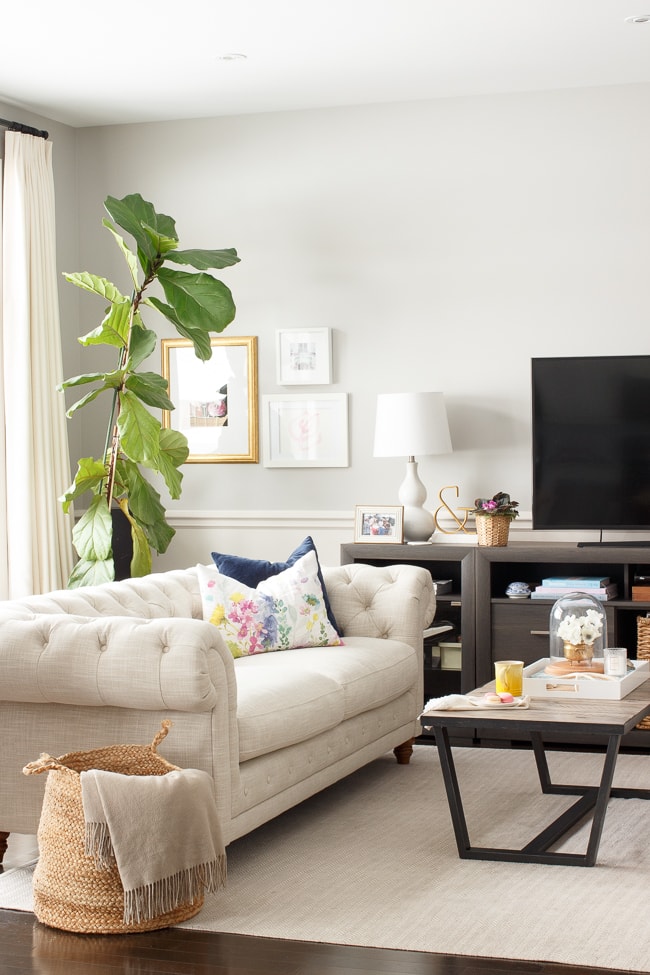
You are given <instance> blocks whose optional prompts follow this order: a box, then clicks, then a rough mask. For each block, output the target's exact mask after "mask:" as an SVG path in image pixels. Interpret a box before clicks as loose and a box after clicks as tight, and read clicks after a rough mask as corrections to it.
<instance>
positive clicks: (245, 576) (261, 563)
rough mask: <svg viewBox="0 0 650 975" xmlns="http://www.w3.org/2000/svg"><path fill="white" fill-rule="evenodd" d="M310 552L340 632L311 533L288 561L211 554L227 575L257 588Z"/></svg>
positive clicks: (330, 610)
mask: <svg viewBox="0 0 650 975" xmlns="http://www.w3.org/2000/svg"><path fill="white" fill-rule="evenodd" d="M308 552H313V553H314V555H315V556H316V564H317V566H318V579H319V582H320V584H321V588H322V590H323V599H324V601H325V608H326V610H327V618H328V619H329V621H330V623H331V625H332V626H333V627H334V629H335V630H336V631H337V633H338V632H340V630H339V627H338V624H337V622H336V619H335V618H334V613H333V612H332V607H331V606H330V601H329V599H328V597H327V588H326V586H325V580H324V579H323V573H322V571H321V567H320V562H319V561H318V552H317V551H316V546H315V544H314V540H313V538H312V537H311V535H307V537H306V538H303V540H302V542H301V543H300V545H299V546H298V547H297V548H295V549H294V550H293V552H292V553H291V555H290V556H289V557H288V559H287V560H286V562H267V561H266V560H265V559H246V558H243V557H242V556H240V555H224V554H223V553H221V552H212V553H211V554H212V561H213V562H214V564H215V565H216V567H217V569H218V570H219V572H221V573H222V574H223V575H225V576H230V577H231V578H232V579H236V580H237V581H238V582H243V583H244V585H245V586H248V587H249V588H250V589H257V587H258V586H259V584H260V582H264V580H265V579H269V578H270V577H271V576H276V575H279V573H280V572H285V571H286V570H287V569H289V568H291V566H292V565H295V563H296V562H297V561H298V559H301V558H302V557H303V555H306V554H307V553H308Z"/></svg>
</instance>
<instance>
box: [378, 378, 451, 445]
mask: <svg viewBox="0 0 650 975" xmlns="http://www.w3.org/2000/svg"><path fill="white" fill-rule="evenodd" d="M451 451H452V446H451V437H450V435H449V423H448V422H447V410H446V408H445V401H444V397H443V394H442V393H428V392H427V393H379V394H378V395H377V419H376V425H375V447H374V451H373V453H374V456H375V457H414V456H415V455H416V454H417V455H419V456H420V457H421V456H424V455H426V454H449V453H451Z"/></svg>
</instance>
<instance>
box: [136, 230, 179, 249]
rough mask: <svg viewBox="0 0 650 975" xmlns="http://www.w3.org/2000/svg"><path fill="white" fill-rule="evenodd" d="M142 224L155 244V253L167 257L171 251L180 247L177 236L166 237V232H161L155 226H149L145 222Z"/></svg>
mask: <svg viewBox="0 0 650 975" xmlns="http://www.w3.org/2000/svg"><path fill="white" fill-rule="evenodd" d="M142 226H143V228H144V231H145V233H146V234H148V236H149V239H150V240H151V243H152V244H153V249H154V253H155V254H156V255H158V254H159V255H160V256H161V257H166V256H167V255H168V254H169V252H170V251H173V250H176V248H177V247H178V238H177V237H165V235H164V234H161V233H160V232H159V231H157V230H155V229H154V228H153V227H149V226H148V225H147V224H143V225H142Z"/></svg>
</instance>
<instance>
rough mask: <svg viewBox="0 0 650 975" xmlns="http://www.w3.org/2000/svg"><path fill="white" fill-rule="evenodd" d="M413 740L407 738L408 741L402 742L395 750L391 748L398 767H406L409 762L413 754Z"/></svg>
mask: <svg viewBox="0 0 650 975" xmlns="http://www.w3.org/2000/svg"><path fill="white" fill-rule="evenodd" d="M414 741H415V738H409V740H408V741H404V742H402V744H401V745H398V746H397V748H393V755H394V756H395V758H396V759H397V764H398V765H408V764H409V762H410V761H411V755H412V754H413V742H414Z"/></svg>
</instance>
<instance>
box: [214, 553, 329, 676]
mask: <svg viewBox="0 0 650 975" xmlns="http://www.w3.org/2000/svg"><path fill="white" fill-rule="evenodd" d="M197 571H198V575H199V583H200V586H201V598H202V602H203V615H204V619H206V620H208V621H209V622H210V623H214V625H215V626H217V627H218V629H219V630H220V632H221V633H222V635H223V637H224V639H225V641H226V644H227V645H228V648H229V649H230V652H231V653H232V655H233V657H241V656H247V655H248V654H258V653H267V652H269V651H272V650H288V649H291V648H293V647H309V646H331V645H336V644H339V643H340V642H341V640H340V638H339V636H338V634H337V633H336V631H335V630H334V628H333V627H332V625H331V624H330V622H329V620H328V618H327V612H326V610H325V603H324V600H323V591H322V588H321V585H320V582H319V579H318V563H317V559H316V554H315V552H308V553H307V554H306V555H304V556H303V557H302V558H301V559H299V560H298V561H297V562H296V563H295V565H293V566H291V567H290V568H289V569H286V570H285V571H284V572H281V573H279V574H278V575H274V576H271V577H270V578H268V579H266V580H264V581H263V582H260V584H259V586H258V587H257V588H256V589H251V588H249V587H248V586H245V585H244V584H243V583H241V582H238V581H237V580H236V579H232V578H231V577H230V576H226V575H223V574H222V573H220V572H219V571H217V569H213V568H211V567H210V566H198V567H197Z"/></svg>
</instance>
